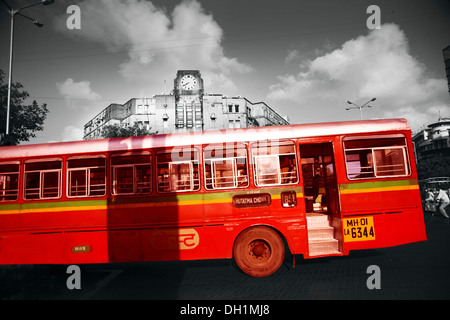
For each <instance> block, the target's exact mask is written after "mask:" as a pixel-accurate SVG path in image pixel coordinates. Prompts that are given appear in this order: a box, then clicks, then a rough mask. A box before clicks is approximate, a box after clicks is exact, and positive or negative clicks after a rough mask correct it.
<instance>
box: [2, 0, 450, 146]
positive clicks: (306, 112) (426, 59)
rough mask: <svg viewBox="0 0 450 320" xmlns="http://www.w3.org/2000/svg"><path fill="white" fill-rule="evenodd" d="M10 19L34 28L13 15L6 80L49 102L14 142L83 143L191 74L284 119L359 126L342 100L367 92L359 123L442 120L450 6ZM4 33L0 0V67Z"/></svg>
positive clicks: (124, 4) (283, 3)
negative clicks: (95, 121)
mask: <svg viewBox="0 0 450 320" xmlns="http://www.w3.org/2000/svg"><path fill="white" fill-rule="evenodd" d="M4 1H6V2H7V3H9V5H10V6H11V7H13V8H16V9H17V8H21V7H23V6H26V5H28V4H32V3H35V2H36V0H35V1H33V0H26V1H25V0H20V1H13V0H4ZM72 5H75V6H77V8H79V17H80V19H79V20H76V19H75V18H76V17H77V13H76V11H72V8H73V7H71V6H72ZM371 5H376V6H378V8H379V15H376V12H375V11H372V10H369V11H368V8H369V6H371ZM21 13H23V14H25V15H28V16H30V17H32V18H33V19H37V20H39V21H40V22H41V23H43V24H44V27H43V28H37V27H36V26H35V25H33V24H32V23H31V21H29V20H27V19H25V18H23V17H21V16H16V19H15V29H14V30H15V37H14V67H13V82H16V81H17V82H20V83H22V84H23V85H24V88H25V90H27V91H28V92H29V94H30V99H29V103H31V101H32V100H36V101H37V102H38V103H39V104H42V103H46V104H47V107H48V109H49V110H50V113H49V115H48V117H47V119H46V122H45V124H44V131H42V132H38V133H37V138H34V139H32V140H30V141H29V142H24V143H23V144H29V143H46V142H57V141H70V140H81V139H82V136H83V126H84V124H85V123H86V122H87V121H89V120H90V119H91V118H92V117H94V116H95V115H97V114H98V113H99V112H100V111H101V110H103V109H104V108H105V107H107V106H108V105H109V104H111V103H121V104H123V103H125V102H127V101H128V100H130V99H131V98H139V97H151V96H153V95H155V94H161V93H169V92H170V91H171V90H172V89H173V81H174V79H175V76H176V73H177V70H191V69H194V70H200V72H201V75H202V78H203V80H204V86H205V92H206V93H220V94H224V95H228V96H233V95H241V96H244V97H246V98H247V99H248V100H250V101H252V102H260V101H264V102H265V103H267V104H268V105H269V106H271V107H272V108H273V109H274V110H276V111H277V112H278V113H280V114H281V115H285V116H288V117H289V120H290V122H291V123H311V122H331V121H342V120H358V119H360V113H359V110H357V109H352V110H346V108H347V107H349V106H350V105H349V104H348V103H347V101H352V102H353V103H355V104H357V105H362V104H364V103H366V102H367V101H369V100H371V99H372V98H376V100H375V101H373V102H371V103H370V104H369V105H371V108H364V109H363V110H362V111H363V118H364V119H377V118H398V117H401V118H406V119H407V120H408V121H409V124H410V126H411V128H412V130H413V132H414V131H418V130H420V129H421V128H423V127H425V126H427V125H428V124H430V123H432V122H434V121H437V120H438V118H439V116H441V117H450V93H449V92H448V87H447V79H446V75H445V69H444V62H443V55H442V50H443V49H444V48H445V47H447V46H449V45H450V1H449V0H427V1H425V0H386V1H374V0H372V1H365V0H327V1H325V0H295V1H294V0H277V1H274V0H272V1H269V0H227V1H224V0H184V1H181V0H176V1H175V0H166V1H164V0H154V1H144V0H96V1H92V0H90V1H89V0H80V1H78V0H73V1H63V0H56V1H55V3H53V4H51V5H48V6H43V5H37V6H34V7H31V8H27V9H24V10H23V11H21ZM76 22H79V27H80V28H79V29H76V28H73V26H76ZM375 26H376V27H378V28H374V27H375ZM9 39H10V17H9V15H8V12H7V10H6V7H5V6H4V4H3V3H1V2H0V69H2V70H3V71H4V72H5V74H8V61H9V60H8V59H9ZM0 107H3V106H0Z"/></svg>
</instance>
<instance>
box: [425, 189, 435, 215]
mask: <svg viewBox="0 0 450 320" xmlns="http://www.w3.org/2000/svg"><path fill="white" fill-rule="evenodd" d="M425 193H426V197H425V211H429V212H435V211H436V206H435V204H434V193H433V189H426V191H425Z"/></svg>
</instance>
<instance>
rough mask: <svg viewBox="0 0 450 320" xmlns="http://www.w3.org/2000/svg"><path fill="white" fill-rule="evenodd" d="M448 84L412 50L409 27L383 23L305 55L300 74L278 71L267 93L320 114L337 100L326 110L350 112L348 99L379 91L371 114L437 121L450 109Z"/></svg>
mask: <svg viewBox="0 0 450 320" xmlns="http://www.w3.org/2000/svg"><path fill="white" fill-rule="evenodd" d="M288 58H289V56H288ZM446 89H447V88H446V81H445V80H444V79H434V78H430V77H429V76H428V75H427V71H426V68H425V66H424V65H423V64H421V63H420V62H419V61H417V60H416V59H415V58H414V57H413V56H412V55H411V54H410V52H409V46H408V39H407V37H406V35H405V33H404V32H403V31H402V30H400V28H399V27H398V26H397V25H395V24H384V25H382V26H381V29H379V30H373V31H370V32H369V33H368V34H367V35H365V36H359V37H357V38H355V39H352V40H349V41H347V42H345V43H344V44H343V45H342V46H341V47H340V48H339V49H336V50H334V51H332V52H329V53H326V54H323V55H320V56H317V57H316V58H314V59H311V60H308V61H306V62H305V61H303V62H302V63H301V64H299V65H298V72H297V73H296V74H287V75H282V76H279V77H278V82H277V83H275V84H273V85H272V86H271V87H270V92H269V94H268V97H269V98H271V99H274V100H276V101H295V102H298V103H299V104H300V105H301V106H307V107H308V110H310V112H316V113H317V116H318V117H319V118H318V119H320V116H321V115H324V110H325V109H324V107H325V106H335V108H334V109H333V108H330V109H329V110H327V111H328V114H335V115H340V116H341V117H346V118H348V117H349V113H348V111H347V114H345V111H343V110H345V106H348V105H346V101H347V100H351V101H353V102H355V103H361V104H363V103H365V102H366V101H368V100H370V99H371V98H373V97H376V98H377V101H376V102H374V104H373V106H374V108H372V109H371V110H370V114H372V115H373V116H375V117H406V118H407V119H408V120H409V122H410V125H411V126H412V127H418V126H421V125H423V124H426V123H429V122H432V121H436V120H437V117H438V113H439V111H441V113H442V114H450V107H449V105H448V103H447V101H448V92H447V90H446ZM311 110H315V111H311ZM344 114H345V116H344ZM354 115H356V116H359V113H355V114H354ZM327 120H328V119H327Z"/></svg>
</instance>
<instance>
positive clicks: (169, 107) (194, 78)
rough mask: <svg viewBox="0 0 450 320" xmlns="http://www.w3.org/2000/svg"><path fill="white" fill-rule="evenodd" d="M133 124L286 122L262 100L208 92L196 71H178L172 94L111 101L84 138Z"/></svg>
mask: <svg viewBox="0 0 450 320" xmlns="http://www.w3.org/2000/svg"><path fill="white" fill-rule="evenodd" d="M135 124H137V125H139V126H140V127H142V128H145V129H147V130H148V131H149V132H150V133H151V134H165V133H174V132H187V131H204V130H214V129H229V128H246V127H262V126H273V125H286V124H289V121H288V119H287V118H285V117H282V116H280V115H279V114H278V113H277V112H275V111H274V110H273V109H272V108H270V107H269V106H268V105H267V104H265V103H264V102H257V103H253V102H251V101H249V100H247V99H246V98H244V97H241V96H234V97H228V96H225V95H222V94H207V93H205V92H204V86H203V79H202V77H201V74H200V72H199V71H198V70H180V71H178V72H177V75H176V78H175V80H174V89H173V91H172V93H170V94H161V95H154V96H153V97H151V98H133V99H130V100H129V101H128V102H126V103H125V104H123V105H122V104H117V103H112V104H110V105H109V106H108V107H106V108H105V109H103V110H102V111H101V112H100V113H99V114H98V115H96V116H95V117H94V118H93V119H91V120H90V121H88V122H87V123H86V124H85V126H84V137H83V139H85V140H91V139H100V138H103V136H102V132H103V128H104V127H105V126H108V125H118V126H122V127H128V126H133V125H135Z"/></svg>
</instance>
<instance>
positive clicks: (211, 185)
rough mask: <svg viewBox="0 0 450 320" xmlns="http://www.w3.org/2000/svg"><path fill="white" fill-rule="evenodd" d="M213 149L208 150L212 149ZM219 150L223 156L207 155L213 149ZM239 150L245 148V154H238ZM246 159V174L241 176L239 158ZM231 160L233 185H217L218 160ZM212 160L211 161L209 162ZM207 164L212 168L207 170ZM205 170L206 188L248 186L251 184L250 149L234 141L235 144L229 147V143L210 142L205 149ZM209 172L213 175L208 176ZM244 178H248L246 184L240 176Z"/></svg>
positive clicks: (220, 188) (241, 187)
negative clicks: (231, 153) (232, 154)
mask: <svg viewBox="0 0 450 320" xmlns="http://www.w3.org/2000/svg"><path fill="white" fill-rule="evenodd" d="M210 148H211V150H208V149H210ZM213 150H214V151H215V152H216V151H217V150H219V152H221V155H222V156H219V157H215V156H214V157H207V152H211V151H213ZM237 150H243V152H244V154H245V156H239V155H238V154H237V152H236V151H237ZM227 151H228V152H230V151H231V152H233V153H234V154H236V156H229V155H228V154H227ZM239 159H244V160H245V172H246V174H245V175H242V176H239V175H238V174H237V173H238V170H240V169H239V168H238V160H239ZM226 161H231V162H232V163H231V165H232V186H218V185H217V177H216V166H217V163H218V162H226ZM207 162H210V163H207ZM206 166H210V169H209V170H207V168H206ZM203 172H204V184H205V189H206V190H209V191H211V190H222V189H243V188H248V187H249V186H250V181H249V180H250V173H249V161H248V151H247V146H246V145H245V144H241V143H239V144H236V143H233V146H229V147H228V148H227V144H210V145H207V146H205V147H204V149H203ZM207 173H210V174H211V177H209V178H207ZM240 177H241V178H244V179H245V180H246V182H245V184H242V183H241V182H240V181H239V178H240ZM208 179H211V182H209V181H207V180H208Z"/></svg>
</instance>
